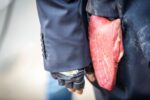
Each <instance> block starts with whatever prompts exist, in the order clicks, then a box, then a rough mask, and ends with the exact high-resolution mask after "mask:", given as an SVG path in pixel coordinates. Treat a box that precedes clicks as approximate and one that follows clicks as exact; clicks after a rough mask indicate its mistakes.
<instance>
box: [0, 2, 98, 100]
mask: <svg viewBox="0 0 150 100" xmlns="http://www.w3.org/2000/svg"><path fill="white" fill-rule="evenodd" d="M49 76H50V75H49V73H48V72H46V71H45V70H44V67H43V63H42V51H41V43H40V25H39V20H38V14H37V11H36V2H35V0H0V100H52V99H49V97H51V96H52V95H53V94H54V95H56V96H57V95H59V93H61V92H58V91H59V89H58V90H57V88H55V87H57V86H58V85H57V84H56V81H54V80H52V78H50V77H49ZM54 84H55V85H54ZM59 88H60V87H59ZM51 91H52V92H53V93H52V92H51ZM70 95H71V100H95V96H94V92H93V88H92V86H91V84H89V83H88V81H86V86H85V90H84V93H83V95H81V96H79V95H75V94H70ZM64 96H65V95H64Z"/></svg>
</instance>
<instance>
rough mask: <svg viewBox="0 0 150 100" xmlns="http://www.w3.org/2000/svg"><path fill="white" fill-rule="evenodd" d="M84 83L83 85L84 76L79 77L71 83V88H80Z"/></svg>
mask: <svg viewBox="0 0 150 100" xmlns="http://www.w3.org/2000/svg"><path fill="white" fill-rule="evenodd" d="M84 85H85V81H84V77H81V78H79V79H77V80H76V81H75V82H74V83H73V88H75V89H76V90H82V89H83V88H84Z"/></svg>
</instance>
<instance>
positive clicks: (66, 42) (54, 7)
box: [37, 0, 91, 72]
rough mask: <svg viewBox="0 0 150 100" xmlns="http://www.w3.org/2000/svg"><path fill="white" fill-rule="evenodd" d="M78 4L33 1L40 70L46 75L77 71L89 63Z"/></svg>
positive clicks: (62, 0) (61, 0) (59, 0)
mask: <svg viewBox="0 0 150 100" xmlns="http://www.w3.org/2000/svg"><path fill="white" fill-rule="evenodd" d="M82 2H85V1H82V0H37V8H38V12H39V18H40V23H41V33H42V34H41V35H42V42H43V43H42V44H43V46H42V47H43V55H44V67H45V69H46V70H48V71H50V72H60V71H67V70H74V69H81V68H83V67H85V66H87V65H89V64H90V62H91V60H90V54H89V47H88V41H87V34H86V33H87V32H86V29H85V26H84V22H83V21H84V19H83V16H82V14H83V12H84V10H83V9H82V7H83V6H82V5H85V3H84V4H83V3H82ZM84 8H85V7H84Z"/></svg>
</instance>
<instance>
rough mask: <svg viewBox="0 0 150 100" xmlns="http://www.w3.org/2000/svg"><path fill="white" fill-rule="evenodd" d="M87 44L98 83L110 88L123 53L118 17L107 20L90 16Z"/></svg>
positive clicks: (113, 82) (113, 84) (112, 85)
mask: <svg viewBox="0 0 150 100" xmlns="http://www.w3.org/2000/svg"><path fill="white" fill-rule="evenodd" d="M89 45H90V53H91V58H92V63H93V67H94V70H95V75H96V78H97V81H98V84H99V85H100V87H103V88H105V89H107V90H112V89H113V87H114V86H115V83H116V73H117V69H118V63H119V61H120V59H121V58H122V56H123V54H124V49H123V42H122V31H121V22H120V19H115V20H113V21H109V20H108V19H106V18H104V17H99V16H91V17H90V22H89Z"/></svg>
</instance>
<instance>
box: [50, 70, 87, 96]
mask: <svg viewBox="0 0 150 100" xmlns="http://www.w3.org/2000/svg"><path fill="white" fill-rule="evenodd" d="M72 72H73V74H72ZM66 73H67V74H66ZM84 73H85V72H84V69H80V70H75V71H68V72H52V73H51V75H52V77H53V78H55V79H57V80H58V83H59V85H61V86H65V87H66V88H67V89H68V90H69V91H70V92H74V93H77V94H82V93H83V89H84V84H85V81H84Z"/></svg>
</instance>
